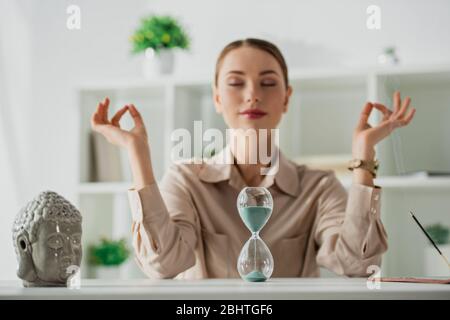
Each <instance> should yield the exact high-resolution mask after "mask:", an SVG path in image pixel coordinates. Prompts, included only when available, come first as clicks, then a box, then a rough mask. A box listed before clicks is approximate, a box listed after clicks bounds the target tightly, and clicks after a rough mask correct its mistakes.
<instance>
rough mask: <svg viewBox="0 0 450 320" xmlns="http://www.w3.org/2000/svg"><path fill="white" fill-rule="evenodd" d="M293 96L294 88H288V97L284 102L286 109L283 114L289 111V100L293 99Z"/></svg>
mask: <svg viewBox="0 0 450 320" xmlns="http://www.w3.org/2000/svg"><path fill="white" fill-rule="evenodd" d="M291 95H292V86H288V88H287V90H286V97H285V100H284V109H283V112H284V113H286V112H287V111H288V108H289V100H290V98H291Z"/></svg>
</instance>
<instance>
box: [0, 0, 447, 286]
mask: <svg viewBox="0 0 450 320" xmlns="http://www.w3.org/2000/svg"><path fill="white" fill-rule="evenodd" d="M3 1H14V0H3ZM21 3H22V5H23V10H29V12H30V16H28V20H27V21H26V22H24V24H28V26H29V27H28V28H29V31H30V32H31V35H32V41H31V42H30V46H31V52H30V53H31V55H32V60H31V70H30V72H31V74H32V77H31V81H32V85H33V86H32V87H33V90H32V91H26V92H22V94H23V95H24V96H26V97H27V98H28V99H29V101H31V103H30V105H29V106H27V107H28V108H27V110H29V111H28V118H27V119H25V120H26V121H25V122H24V123H26V127H25V124H24V128H23V129H24V130H25V131H26V132H27V142H26V144H25V145H26V153H27V154H26V155H25V156H24V158H25V159H20V160H22V162H23V163H22V164H21V165H22V173H23V175H24V177H25V179H24V181H23V182H22V185H21V187H20V190H21V192H20V199H21V201H22V202H23V201H26V200H29V199H31V198H32V197H33V196H34V195H35V194H37V193H38V192H39V191H41V190H44V189H52V190H55V191H57V192H59V193H60V194H62V195H64V196H66V197H67V198H68V199H74V196H75V192H74V190H75V186H76V183H77V176H76V174H77V160H78V154H77V148H78V145H77V120H76V119H77V109H76V105H77V104H76V96H75V95H74V87H75V85H76V84H78V83H80V82H84V81H86V80H90V81H92V80H95V79H105V78H120V77H134V76H140V70H139V67H140V59H139V58H136V57H131V55H130V53H129V51H130V45H129V42H128V37H129V36H130V34H131V32H132V31H133V29H134V28H135V27H136V25H137V23H138V21H139V17H141V16H143V15H145V14H146V13H147V12H155V13H160V14H163V13H169V14H172V15H175V16H177V17H179V18H180V20H181V21H182V23H183V24H184V25H186V26H187V28H188V30H189V33H190V34H191V35H192V39H193V41H192V45H193V47H192V50H191V52H190V53H183V54H181V55H180V56H179V60H178V62H177V72H178V73H197V72H198V73H209V74H211V77H212V72H213V67H214V62H215V58H216V56H217V54H218V52H219V51H220V49H221V48H222V47H223V46H224V45H225V44H226V43H228V42H229V41H231V40H234V39H237V38H243V37H250V36H252V37H264V38H267V39H269V40H272V41H274V42H275V43H276V44H278V45H279V46H280V47H281V49H282V50H283V51H284V54H285V56H286V58H287V60H288V63H289V65H290V67H291V68H294V67H326V66H360V65H372V64H374V63H375V61H376V56H377V54H378V53H379V52H380V50H381V48H382V47H384V46H387V45H393V44H394V45H396V46H397V48H398V54H399V56H400V58H401V62H402V63H403V64H428V63H449V62H450V61H449V60H450V42H448V41H447V39H448V30H450V19H448V18H449V13H450V2H448V1H446V0H434V1H433V2H430V1H407V0H401V1H400V0H398V1H388V0H383V1H361V0H353V1H350V0H343V1H332V0H328V1H325V0H321V1H317V0H315V1H294V0H292V1H287V0H277V1H274V0H273V1H267V0H246V1H242V0H227V1H207V0H190V1H184V0H177V1H167V0H165V1H162V0H155V1H150V0H148V1H145V0H134V1H108V0H72V1H61V0H39V1H31V0H28V1H21ZM70 4H77V5H79V6H80V8H81V14H82V16H81V17H82V28H81V30H78V31H69V30H68V29H67V28H66V18H67V14H66V8H67V6H68V5H70ZM370 4H377V5H379V6H380V7H381V10H382V28H381V30H379V31H373V30H368V29H367V28H366V18H367V15H366V8H367V6H368V5H370ZM8 14H9V12H7V11H3V10H2V12H0V15H1V17H0V19H3V18H5V17H6V16H7V15H8ZM11 30H12V32H17V29H15V28H11ZM18 41H20V40H18ZM25 41H26V40H25ZM18 57H20V56H18ZM92 108H93V110H94V108H95V106H92ZM16 209H17V210H18V207H17V208H16ZM10 229H11V228H10V225H9V224H8V223H2V224H1V225H0V234H9V233H10ZM10 245H11V244H10V243H9V242H1V243H0V253H1V254H3V253H4V252H7V251H10ZM14 277H15V276H14V274H13V272H11V268H10V267H5V264H4V263H3V262H2V263H1V264H0V278H14Z"/></svg>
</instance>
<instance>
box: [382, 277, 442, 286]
mask: <svg viewBox="0 0 450 320" xmlns="http://www.w3.org/2000/svg"><path fill="white" fill-rule="evenodd" d="M380 281H383V282H409V283H433V284H450V279H445V278H414V277H397V278H388V277H381V278H380Z"/></svg>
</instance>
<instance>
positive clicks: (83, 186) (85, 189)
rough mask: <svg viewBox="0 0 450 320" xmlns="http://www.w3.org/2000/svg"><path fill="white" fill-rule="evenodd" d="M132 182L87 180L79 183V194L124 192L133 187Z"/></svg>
mask: <svg viewBox="0 0 450 320" xmlns="http://www.w3.org/2000/svg"><path fill="white" fill-rule="evenodd" d="M132 186H133V183H132V182H86V183H80V184H79V185H78V193H79V194H123V193H126V192H127V191H128V189H130V188H132Z"/></svg>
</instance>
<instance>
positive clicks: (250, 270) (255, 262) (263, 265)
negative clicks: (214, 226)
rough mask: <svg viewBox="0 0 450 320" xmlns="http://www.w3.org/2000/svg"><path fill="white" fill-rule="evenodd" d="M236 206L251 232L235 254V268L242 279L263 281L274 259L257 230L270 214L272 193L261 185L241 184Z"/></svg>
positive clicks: (266, 277) (268, 274)
mask: <svg viewBox="0 0 450 320" xmlns="http://www.w3.org/2000/svg"><path fill="white" fill-rule="evenodd" d="M237 207H238V211H239V215H240V216H241V219H242V221H244V224H245V225H246V226H247V228H248V229H249V230H250V231H251V232H252V236H251V237H250V239H248V241H247V242H246V243H245V244H244V247H243V248H242V250H241V253H240V254H239V258H238V263H237V268H238V272H239V274H240V275H241V277H242V279H244V280H246V281H251V282H261V281H266V280H267V279H269V278H270V276H271V275H272V272H273V265H274V263H273V257H272V254H271V253H270V250H269V248H268V247H267V246H266V244H265V243H264V241H263V240H262V239H261V238H260V237H259V232H260V231H261V229H262V228H263V227H264V226H265V224H266V223H267V221H268V220H269V218H270V216H271V215H272V209H273V199H272V195H271V194H270V192H269V190H267V189H266V188H264V187H245V188H244V189H242V191H241V192H240V193H239V196H238V199H237Z"/></svg>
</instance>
